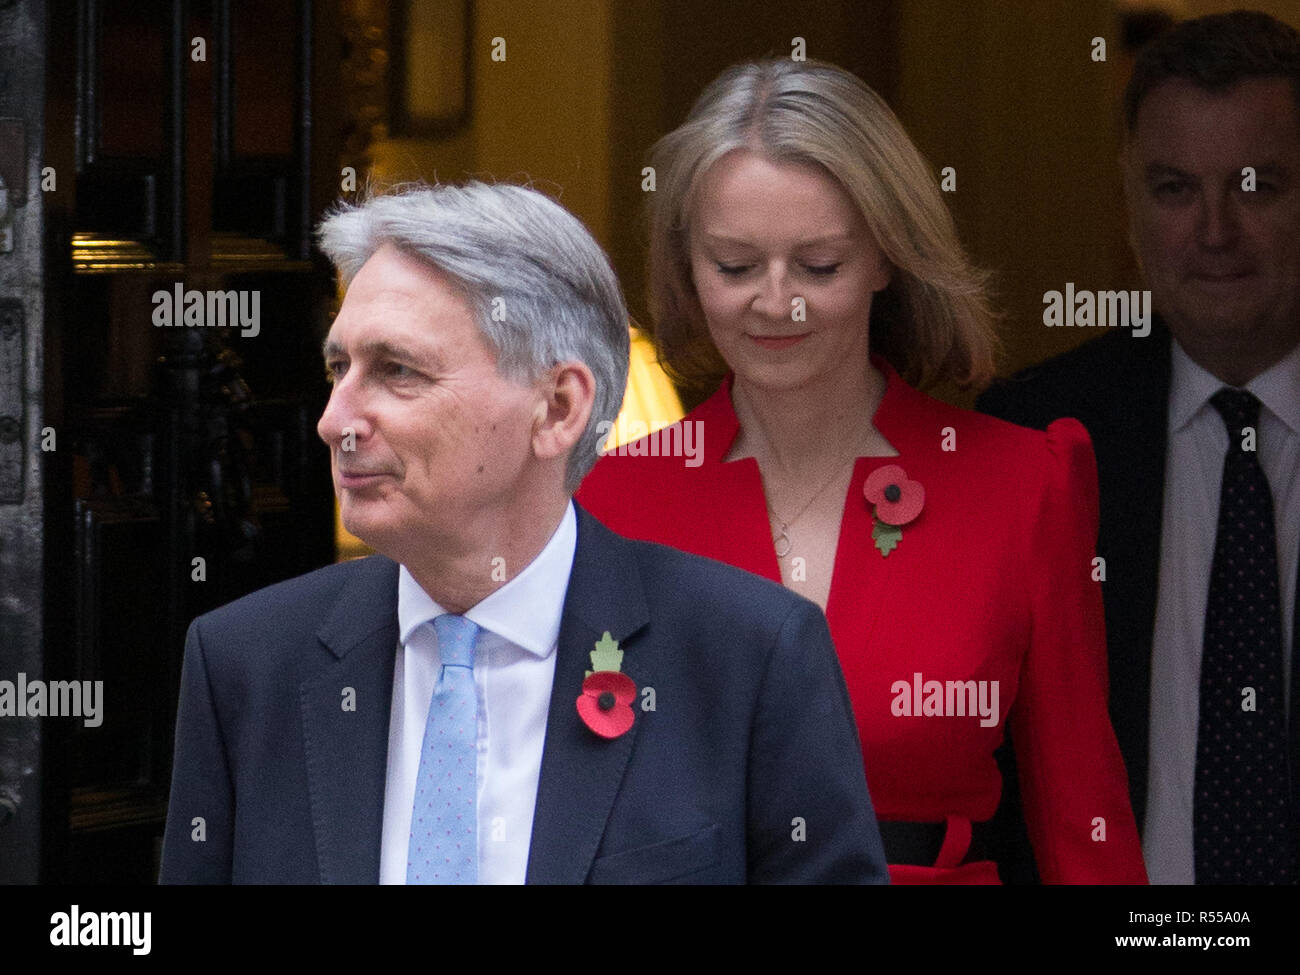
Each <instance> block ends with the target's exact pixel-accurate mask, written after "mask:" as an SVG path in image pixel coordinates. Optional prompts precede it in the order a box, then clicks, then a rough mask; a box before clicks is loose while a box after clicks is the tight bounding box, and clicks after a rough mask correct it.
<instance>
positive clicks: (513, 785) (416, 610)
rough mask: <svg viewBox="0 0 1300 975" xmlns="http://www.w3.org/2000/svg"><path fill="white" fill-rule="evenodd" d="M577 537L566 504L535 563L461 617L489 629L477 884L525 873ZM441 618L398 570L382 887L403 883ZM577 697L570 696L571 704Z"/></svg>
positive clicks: (481, 681) (479, 671) (481, 684)
mask: <svg viewBox="0 0 1300 975" xmlns="http://www.w3.org/2000/svg"><path fill="white" fill-rule="evenodd" d="M577 539H578V519H577V515H576V514H575V512H574V509H573V502H569V506H568V507H567V508H566V509H565V512H564V517H563V518H562V519H561V521H560V524H559V527H557V528H556V529H555V533H554V534H553V535H552V536H551V540H550V541H549V542H547V543H546V547H545V548H543V549H542V551H541V552H540V553H539V554H538V555H537V557H536V558H535V559H533V561H532V562H530V563H529V564H528V566H527V567H526V568H525V569H524V570H523V571H522V572H520V573H519V575H517V576H515V577H514V578H513V579H511V580H510V581H509V582H508V583H506V584H505V585H504V586H502V587H501V588H500V589H498V590H497V591H496V592H494V593H492V595H490V596H488V597H487V598H486V599H484V600H482V601H481V602H479V603H478V604H477V605H475V606H473V607H472V608H471V609H470V610H468V611H467V612H466V613H465V616H466V617H468V618H469V619H470V620H472V621H473V622H475V623H477V624H478V625H479V626H480V627H482V628H483V632H482V633H481V634H480V635H479V638H478V643H477V645H476V649H475V652H474V684H475V686H476V688H477V690H478V880H479V883H481V884H522V883H523V882H524V876H525V874H526V873H527V870H528V847H529V842H530V840H531V838H532V832H533V807H534V805H535V804H536V802H537V779H538V776H539V774H540V772H541V767H542V748H543V745H544V744H545V740H546V716H547V712H548V710H549V708H550V704H551V685H552V683H553V682H554V678H555V648H556V644H557V642H558V641H559V635H560V616H561V614H562V612H563V608H564V596H565V593H566V592H567V590H568V588H569V573H570V571H571V570H572V568H573V555H574V551H575V549H576V546H577ZM444 612H446V610H444V609H443V608H442V607H441V606H439V605H438V604H437V603H436V602H434V601H433V600H432V599H431V598H430V597H429V595H428V594H427V593H426V592H425V591H424V590H423V589H421V588H420V586H419V584H418V583H417V582H416V581H415V579H414V577H413V576H412V575H411V574H410V572H408V571H407V569H406V566H402V567H401V570H400V572H399V576H398V584H397V619H398V626H399V628H400V634H401V645H400V646H398V647H397V660H396V662H395V664H394V667H393V707H392V718H391V720H390V723H389V729H388V779H387V786H386V790H385V792H384V835H383V841H382V847H381V851H380V867H379V882H380V883H381V884H404V883H406V858H407V850H408V847H409V845H410V838H411V808H412V806H413V805H414V802H415V781H416V777H417V774H418V772H419V767H420V751H421V748H422V747H423V744H424V726H425V722H426V720H427V718H428V714H429V702H430V700H431V699H432V698H433V691H434V687H435V686H436V685H437V683H438V676H439V674H440V673H441V671H442V661H441V658H440V656H439V653H438V639H437V633H436V631H435V630H434V629H433V627H432V626H424V625H423V624H425V623H428V622H429V621H431V620H432V619H433V618H434V617H435V616H440V615H441V614H442V613H444ZM579 691H580V688H576V687H575V688H574V689H573V697H574V699H575V700H576V699H577V697H578V693H579Z"/></svg>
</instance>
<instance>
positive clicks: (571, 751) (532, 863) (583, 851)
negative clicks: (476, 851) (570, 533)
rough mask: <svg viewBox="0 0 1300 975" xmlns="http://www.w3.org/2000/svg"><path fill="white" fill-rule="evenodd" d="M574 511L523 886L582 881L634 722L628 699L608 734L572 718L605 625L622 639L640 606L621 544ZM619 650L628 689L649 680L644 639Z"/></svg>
mask: <svg viewBox="0 0 1300 975" xmlns="http://www.w3.org/2000/svg"><path fill="white" fill-rule="evenodd" d="M577 511H578V543H577V550H576V552H575V554H574V559H573V572H572V574H571V575H570V577H569V588H568V592H567V594H566V596H565V600H564V614H563V616H562V617H561V620H560V637H559V645H558V649H557V651H556V661H555V682H554V684H553V686H552V690H551V706H550V711H549V714H548V716H547V720H546V747H545V750H544V751H543V753H542V768H541V774H540V776H539V779H538V784H537V804H536V808H535V812H534V814H533V832H532V841H531V845H530V847H529V851H528V874H527V882H528V883H530V884H539V883H542V884H580V883H582V882H583V881H584V880H585V879H586V877H587V874H588V873H589V872H590V870H591V864H592V861H593V860H594V859H595V856H596V851H597V850H598V849H599V847H600V841H601V837H602V836H603V834H604V831H605V823H606V821H607V820H608V818H609V813H610V810H611V808H612V807H613V805H614V798H615V796H616V795H617V794H618V790H619V787H620V785H621V784H622V781H623V774H624V772H625V771H626V769H627V764H628V759H629V757H630V756H631V754H632V746H633V744H634V743H635V741H636V736H637V731H638V729H639V727H640V725H641V721H640V711H639V709H638V708H637V706H636V702H634V704H633V711H634V713H636V714H637V716H638V720H636V721H634V722H633V724H632V728H631V730H629V731H628V732H626V733H625V734H623V735H621V736H620V737H618V738H615V739H612V740H606V739H604V738H601V737H599V736H598V735H596V734H595V733H594V732H592V731H591V730H590V729H589V728H587V726H586V725H585V724H583V722H582V719H581V718H580V717H579V716H578V711H577V699H578V696H579V695H580V694H581V692H582V682H583V679H584V677H585V676H586V671H587V670H589V669H591V658H590V653H591V651H592V648H593V647H594V645H595V643H596V641H598V640H599V639H600V638H601V635H602V634H603V633H604V632H605V631H607V630H608V631H609V633H610V635H611V636H612V637H613V638H614V639H615V640H618V641H619V642H620V644H623V641H625V640H626V639H627V638H628V637H630V636H632V635H633V634H634V633H636V632H637V631H638V630H640V629H641V628H642V627H643V626H645V625H646V623H647V622H649V618H650V613H649V609H648V607H647V606H646V602H645V595H644V591H643V588H642V584H641V578H640V574H639V572H638V571H637V568H636V564H635V562H634V561H633V556H632V555H631V553H630V552H629V549H630V547H631V546H630V544H629V543H628V542H627V541H625V540H624V539H622V538H620V537H618V536H617V535H614V534H613V533H612V532H610V531H609V530H608V529H607V528H605V527H604V526H603V525H601V524H600V523H599V522H598V521H596V520H595V519H594V518H592V517H591V516H590V515H588V514H587V513H586V512H585V511H583V510H582V509H581V508H578V509H577ZM622 648H623V649H624V650H625V651H626V653H625V656H624V657H623V666H622V670H623V672H624V673H625V674H627V675H628V676H629V677H631V678H632V680H633V681H634V682H635V683H636V685H637V687H638V688H642V687H646V686H648V685H653V683H654V680H653V675H654V644H653V643H651V642H649V641H644V642H641V643H637V644H635V645H634V646H631V647H628V646H623V647H622Z"/></svg>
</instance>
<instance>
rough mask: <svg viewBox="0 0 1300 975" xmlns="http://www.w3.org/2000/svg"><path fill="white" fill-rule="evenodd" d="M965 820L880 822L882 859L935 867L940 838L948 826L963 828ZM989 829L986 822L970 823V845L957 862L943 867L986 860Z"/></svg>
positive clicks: (940, 842) (939, 849)
mask: <svg viewBox="0 0 1300 975" xmlns="http://www.w3.org/2000/svg"><path fill="white" fill-rule="evenodd" d="M965 823H966V820H959V819H955V818H954V819H952V820H950V821H948V822H943V823H905V822H900V821H898V820H881V821H880V838H881V839H882V840H884V843H885V862H887V863H897V864H910V865H914V866H920V867H932V866H939V865H940V864H938V863H936V861H937V860H938V859H939V854H940V853H941V852H942V851H943V844H944V840H945V839H947V837H948V830H949V828H950V826H952V828H956V829H962V828H964V825H965ZM991 832H992V830H991V829H990V824H989V823H988V822H983V823H971V824H970V833H971V837H970V846H969V847H968V848H967V850H966V853H965V855H964V856H962V857H961V858H960V860H959V861H958V862H957V863H951V864H947V866H953V867H956V866H960V865H962V864H965V863H973V862H975V861H976V860H987V859H989V834H990V833H991Z"/></svg>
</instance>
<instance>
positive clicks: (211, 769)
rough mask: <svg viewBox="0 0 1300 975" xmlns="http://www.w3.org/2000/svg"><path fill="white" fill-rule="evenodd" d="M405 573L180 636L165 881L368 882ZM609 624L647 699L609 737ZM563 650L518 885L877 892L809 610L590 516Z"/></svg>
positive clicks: (304, 580) (876, 841) (324, 572)
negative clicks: (605, 701) (624, 727)
mask: <svg viewBox="0 0 1300 975" xmlns="http://www.w3.org/2000/svg"><path fill="white" fill-rule="evenodd" d="M397 568H398V567H397V564H396V563H394V562H392V561H391V560H389V559H387V558H384V557H382V556H372V557H370V558H366V559H361V560H357V561H353V562H346V563H343V564H340V565H333V566H328V567H326V568H324V569H320V570H318V571H316V572H313V573H310V574H308V575H305V576H300V577H298V578H296V579H290V580H288V581H287V582H283V583H280V584H278V585H275V586H271V587H269V588H267V589H263V590H260V591H259V592H255V593H253V594H251V595H249V596H246V597H244V598H243V599H240V600H238V601H236V602H234V603H231V604H229V605H227V606H224V607H222V608H220V609H218V610H215V611H213V612H211V613H208V614H206V615H204V616H201V617H199V618H198V619H196V620H195V621H194V622H193V623H192V624H191V626H190V629H189V634H188V637H187V639H186V645H185V662H184V669H183V674H182V678H181V695H180V706H179V715H178V719H177V726H176V754H175V764H174V770H173V775H172V790H171V801H170V807H169V810H168V817H167V828H166V835H165V837H164V845H163V860H162V872H161V877H160V879H161V881H162V882H163V883H178V882H194V883H229V882H235V883H351V884H372V883H376V882H378V879H379V858H380V841H381V834H382V826H383V805H384V787H385V780H386V768H387V758H388V731H389V710H390V703H391V696H392V687H393V662H394V657H395V654H396V653H397V651H398V624H397ZM606 630H608V631H609V632H610V634H611V635H612V636H613V638H614V639H616V640H618V641H619V645H620V647H621V649H623V650H624V651H625V655H624V658H623V672H624V673H626V674H627V675H628V676H630V677H631V678H632V680H634V681H635V682H636V685H637V687H638V688H647V687H653V688H654V689H655V702H654V703H655V709H654V710H653V711H646V710H642V708H641V706H640V704H641V702H642V700H643V698H642V697H638V700H637V703H636V705H634V711H635V716H636V720H635V722H634V723H633V725H632V728H631V730H630V731H628V732H627V733H626V734H624V735H622V736H621V737H619V738H616V739H613V740H605V739H603V738H600V737H598V736H597V735H595V734H594V733H593V732H592V731H590V730H589V729H588V728H587V727H586V726H585V725H584V724H583V723H582V720H581V719H580V717H579V715H578V713H577V708H576V700H577V698H578V696H579V694H580V693H581V686H582V681H583V677H584V675H585V672H586V670H588V669H589V668H590V657H589V654H590V652H591V650H592V648H593V647H594V645H595V643H596V641H598V640H599V639H600V638H601V634H602V633H603V632H604V631H606ZM557 654H558V656H557V660H556V667H555V682H554V686H553V690H552V695H551V705H550V711H549V715H548V718H547V727H546V743H545V748H544V752H543V755H542V765H541V775H540V778H539V782H538V789H537V803H536V808H535V814H534V821H533V832H532V840H531V846H530V849H529V855H528V871H527V880H528V882H529V883H583V882H587V883H657V882H689V883H742V882H746V881H748V882H763V881H767V882H819V881H827V882H863V881H866V882H878V883H886V882H887V877H888V874H887V872H886V868H885V861H884V852H883V849H882V847H881V842H880V835H879V831H878V829H877V826H876V820H875V816H874V814H873V812H872V808H871V801H870V798H869V797H868V794H867V785H866V780H865V778H864V774H863V766H862V758H861V752H860V750H859V746H858V739H857V731H856V726H855V724H854V721H853V717H852V711H851V709H850V705H849V701H848V694H847V692H846V690H845V687H844V681H843V677H842V676H841V673H840V670H839V664H838V661H837V659H836V656H835V649H834V646H833V645H832V643H831V638H830V633H829V631H828V629H827V626H826V621H825V617H824V616H823V615H822V614H821V612H820V611H819V610H818V609H817V607H816V606H815V605H814V604H812V603H810V602H808V601H807V600H804V599H802V598H801V597H799V596H797V595H795V594H794V593H792V592H790V591H789V590H787V589H785V588H784V587H781V586H778V585H775V584H773V583H771V582H769V581H767V580H764V579H760V578H758V577H756V576H752V575H749V574H748V573H745V572H741V571H740V570H737V569H733V568H731V567H729V566H724V565H722V564H720V563H717V562H712V561H710V560H707V559H702V558H698V557H696V556H692V555H687V554H684V553H682V552H678V551H676V550H674V549H669V548H665V547H663V546H659V545H653V544H649V543H645V542H633V541H630V540H628V539H624V538H622V537H620V536H618V535H615V534H613V533H612V532H610V531H609V530H608V529H606V528H605V527H604V526H603V525H601V524H600V523H599V522H598V521H596V520H595V519H594V518H592V517H591V516H590V515H588V514H586V513H585V512H583V511H582V510H581V509H579V510H578V541H577V551H576V554H575V558H574V563H573V571H572V575H571V576H570V579H569V587H568V591H567V594H566V597H565V602H564V610H563V616H562V618H561V623H560V636H559V645H558V649H557ZM347 688H351V692H350V693H351V694H352V695H353V696H354V699H355V710H344V708H343V701H344V694H345V689H347ZM197 820H202V823H201V826H200V824H199V823H198V822H196V821H197ZM200 837H201V838H200Z"/></svg>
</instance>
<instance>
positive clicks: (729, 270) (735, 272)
mask: <svg viewBox="0 0 1300 975" xmlns="http://www.w3.org/2000/svg"><path fill="white" fill-rule="evenodd" d="M753 266H754V265H752V264H719V265H718V270H719V271H721V272H722V273H723V274H725V275H727V276H728V277H733V278H735V277H739V276H740V275H742V274H744V273H745V272H746V271H748V270H749V269H750V268H752V267H753Z"/></svg>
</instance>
